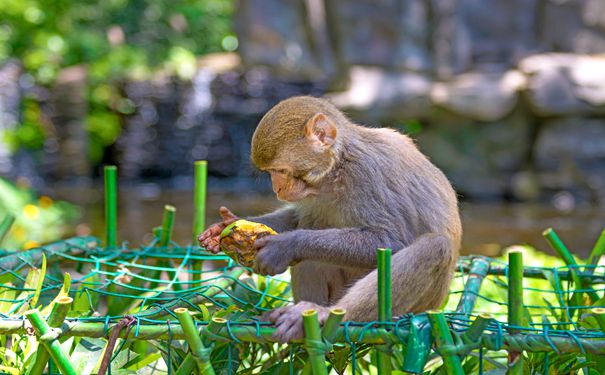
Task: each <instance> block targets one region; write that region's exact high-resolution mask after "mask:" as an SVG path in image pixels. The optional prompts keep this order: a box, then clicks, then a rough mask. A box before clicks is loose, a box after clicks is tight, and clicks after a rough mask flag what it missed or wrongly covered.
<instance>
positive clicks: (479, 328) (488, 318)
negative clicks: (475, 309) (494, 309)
mask: <svg viewBox="0 0 605 375" xmlns="http://www.w3.org/2000/svg"><path fill="white" fill-rule="evenodd" d="M493 319H494V317H493V316H492V315H491V314H487V313H481V314H479V315H478V316H477V317H476V318H475V320H474V321H473V323H471V326H470V327H469V328H468V329H467V330H466V332H464V334H463V335H462V341H464V342H465V343H469V344H470V343H475V342H478V341H479V339H481V335H483V331H485V330H486V329H487V327H488V326H489V324H490V323H491V322H492V320H493Z"/></svg>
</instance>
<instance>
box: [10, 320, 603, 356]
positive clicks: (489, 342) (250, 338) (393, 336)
mask: <svg viewBox="0 0 605 375" xmlns="http://www.w3.org/2000/svg"><path fill="white" fill-rule="evenodd" d="M28 329H30V325H29V324H27V323H26V324H23V322H22V321H21V320H9V321H2V320H0V335H26V334H28ZM60 330H61V336H62V337H89V338H98V337H103V338H107V337H108V332H107V326H106V325H105V323H103V322H96V323H89V322H81V321H75V320H70V319H68V320H66V321H65V322H64V323H63V325H62V326H61V328H60ZM137 331H138V335H137V333H136V331H135V330H131V331H129V332H127V330H122V331H121V332H120V334H119V338H122V339H129V340H155V339H157V340H168V339H172V340H183V339H185V334H184V333H183V330H182V328H181V326H180V324H178V325H172V326H170V327H169V326H168V325H167V324H141V325H140V326H139V327H138V329H137ZM274 334H275V328H273V327H268V326H263V325H261V326H260V327H258V328H257V327H256V325H254V324H245V325H244V324H232V325H231V326H230V327H229V332H226V330H223V331H221V332H219V333H218V335H217V336H215V337H213V341H217V342H233V341H234V339H233V338H234V337H235V338H236V339H237V340H239V341H242V342H251V343H258V344H266V343H274V342H275V339H274V338H273V335H274ZM135 335H136V336H135ZM408 336H409V330H408V329H403V328H399V329H397V331H396V332H395V331H394V330H390V331H387V332H385V330H384V329H378V328H367V327H348V336H347V335H345V328H344V327H342V326H341V327H339V328H338V332H337V333H336V339H335V340H334V342H337V343H345V342H348V341H347V337H348V340H349V341H350V342H355V343H363V344H368V345H382V344H394V343H399V342H401V341H402V340H404V341H405V340H407V338H408ZM292 342H293V343H301V344H302V343H304V342H303V340H293V341H292ZM481 343H482V345H483V347H484V348H485V349H487V350H516V351H520V350H523V351H528V352H545V351H549V350H552V345H554V346H556V347H557V349H558V350H559V352H561V353H583V350H584V351H585V352H587V353H592V354H597V355H605V340H595V339H594V338H591V337H589V338H584V337H576V338H571V337H561V336H550V337H545V335H544V334H543V333H535V334H531V333H527V334H523V335H515V336H514V337H511V335H508V334H504V336H502V337H500V336H499V335H491V334H490V335H483V337H482V339H481ZM450 350H451V351H452V353H456V354H459V355H464V354H465V352H466V350H467V348H466V347H453V348H450Z"/></svg>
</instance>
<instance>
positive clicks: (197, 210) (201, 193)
mask: <svg viewBox="0 0 605 375" xmlns="http://www.w3.org/2000/svg"><path fill="white" fill-rule="evenodd" d="M207 177H208V162H207V161H206V160H198V161H196V162H195V164H194V188H193V189H194V190H193V205H194V217H193V243H197V236H198V235H199V234H200V233H202V231H203V230H204V228H205V227H206V184H207Z"/></svg>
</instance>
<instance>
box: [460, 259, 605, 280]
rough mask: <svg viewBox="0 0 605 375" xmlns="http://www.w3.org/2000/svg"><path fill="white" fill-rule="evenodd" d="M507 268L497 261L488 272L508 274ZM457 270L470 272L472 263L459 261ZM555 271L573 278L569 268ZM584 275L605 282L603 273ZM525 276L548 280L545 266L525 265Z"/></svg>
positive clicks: (558, 274) (562, 276) (565, 276)
mask: <svg viewBox="0 0 605 375" xmlns="http://www.w3.org/2000/svg"><path fill="white" fill-rule="evenodd" d="M507 269H508V266H504V265H500V264H497V263H492V264H490V268H489V271H488V273H487V274H488V275H493V276H506V275H507ZM548 269H549V270H552V268H548ZM456 271H459V272H461V273H467V272H470V263H464V261H462V263H459V264H458V266H457V267H456ZM553 272H554V273H556V274H557V277H558V278H559V280H565V281H569V280H573V278H572V274H571V272H569V271H568V270H560V269H555V270H553ZM582 276H583V278H585V279H587V280H591V281H594V282H605V277H603V276H602V275H590V274H585V275H582ZM523 277H525V278H531V279H541V280H546V276H545V275H544V268H543V267H531V266H529V267H524V269H523Z"/></svg>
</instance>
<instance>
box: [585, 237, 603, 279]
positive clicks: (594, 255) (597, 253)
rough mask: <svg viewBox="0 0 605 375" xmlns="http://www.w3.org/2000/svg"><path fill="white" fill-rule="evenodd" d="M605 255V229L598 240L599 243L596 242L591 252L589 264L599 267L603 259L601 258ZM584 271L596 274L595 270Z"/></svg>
mask: <svg viewBox="0 0 605 375" xmlns="http://www.w3.org/2000/svg"><path fill="white" fill-rule="evenodd" d="M603 254H605V229H603V230H602V231H601V235H600V236H599V238H598V239H597V242H595V244H594V247H593V248H592V251H591V252H590V257H588V264H589V265H593V266H595V265H597V264H598V263H599V259H601V256H602V255H603ZM584 271H585V272H588V273H589V274H591V275H592V273H593V272H594V268H592V267H591V268H590V269H588V270H587V269H584Z"/></svg>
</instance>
